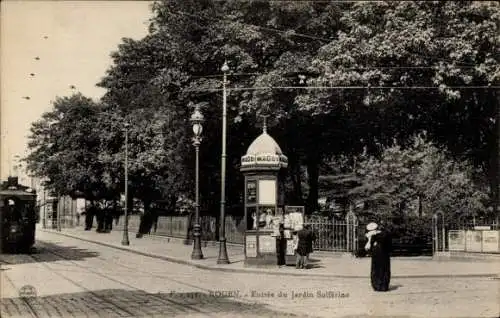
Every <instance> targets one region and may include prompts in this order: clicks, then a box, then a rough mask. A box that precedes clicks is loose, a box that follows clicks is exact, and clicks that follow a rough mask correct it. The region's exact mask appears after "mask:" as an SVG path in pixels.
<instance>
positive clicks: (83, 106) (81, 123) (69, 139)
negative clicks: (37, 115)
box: [26, 94, 116, 200]
mask: <svg viewBox="0 0 500 318" xmlns="http://www.w3.org/2000/svg"><path fill="white" fill-rule="evenodd" d="M99 112H100V108H99V105H98V104H97V103H95V102H93V101H92V100H91V99H89V98H87V97H84V96H83V95H81V94H75V95H72V96H70V97H58V98H56V100H55V102H54V109H53V110H52V111H50V112H47V113H44V114H43V115H42V119H41V120H39V121H37V122H34V123H33V124H32V127H31V135H30V136H29V139H30V141H29V144H28V147H29V149H30V154H29V155H28V156H27V158H26V161H27V163H28V169H29V170H30V171H32V172H33V173H34V175H35V176H37V177H47V178H48V179H49V181H48V186H49V187H50V188H52V189H53V190H54V191H55V193H57V194H59V195H66V194H69V195H73V196H74V195H75V194H76V193H77V192H78V193H81V194H83V196H84V197H85V198H86V199H88V200H97V199H101V198H106V197H113V196H114V195H116V194H115V193H113V192H112V191H110V189H108V188H107V187H106V186H105V185H104V183H103V182H102V179H101V176H102V173H103V167H102V165H100V163H99V161H98V160H97V154H98V149H99V138H98V136H99V131H98V127H96V126H95V122H96V120H97V117H98V114H99Z"/></svg>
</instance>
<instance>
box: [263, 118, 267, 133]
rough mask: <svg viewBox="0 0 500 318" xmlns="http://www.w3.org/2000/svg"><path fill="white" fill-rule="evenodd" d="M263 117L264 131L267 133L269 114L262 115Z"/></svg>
mask: <svg viewBox="0 0 500 318" xmlns="http://www.w3.org/2000/svg"><path fill="white" fill-rule="evenodd" d="M262 117H263V118H264V119H263V125H262V132H263V133H265V134H266V133H267V115H264V116H262Z"/></svg>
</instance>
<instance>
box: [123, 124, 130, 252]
mask: <svg viewBox="0 0 500 318" xmlns="http://www.w3.org/2000/svg"><path fill="white" fill-rule="evenodd" d="M129 126H130V125H129V123H128V122H125V124H124V128H125V220H124V222H123V239H122V245H129V244H130V242H129V240H128V128H129Z"/></svg>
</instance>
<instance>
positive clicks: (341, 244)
mask: <svg viewBox="0 0 500 318" xmlns="http://www.w3.org/2000/svg"><path fill="white" fill-rule="evenodd" d="M304 223H305V224H309V225H310V226H311V229H312V230H313V231H314V233H316V241H315V242H314V243H313V248H314V250H316V251H334V252H352V251H355V250H356V247H357V243H358V242H357V241H358V240H357V238H358V236H357V228H358V219H357V217H356V215H355V214H354V213H353V212H352V211H350V212H349V213H347V215H346V217H345V219H329V218H327V217H318V216H306V218H305V222H304Z"/></svg>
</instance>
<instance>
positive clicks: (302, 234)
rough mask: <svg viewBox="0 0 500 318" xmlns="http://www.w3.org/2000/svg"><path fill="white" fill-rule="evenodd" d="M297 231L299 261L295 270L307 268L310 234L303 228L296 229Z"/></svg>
mask: <svg viewBox="0 0 500 318" xmlns="http://www.w3.org/2000/svg"><path fill="white" fill-rule="evenodd" d="M295 231H297V240H298V241H297V243H296V245H297V248H296V250H295V253H296V255H297V261H296V263H295V268H297V269H304V268H306V267H307V259H306V258H307V245H308V240H309V232H308V230H307V229H305V228H303V227H302V226H299V227H296V228H295Z"/></svg>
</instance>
